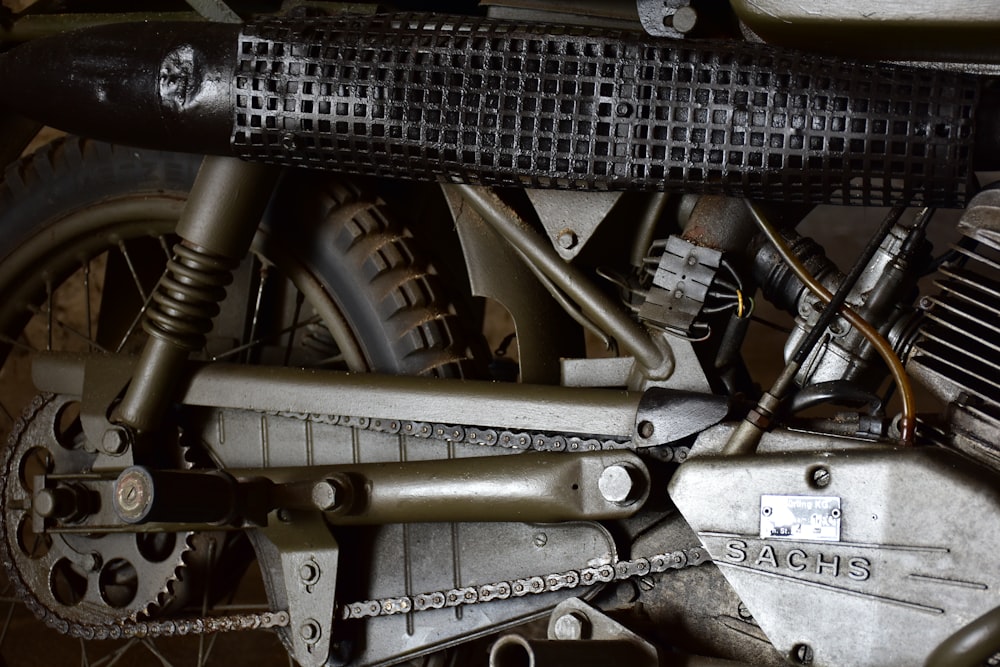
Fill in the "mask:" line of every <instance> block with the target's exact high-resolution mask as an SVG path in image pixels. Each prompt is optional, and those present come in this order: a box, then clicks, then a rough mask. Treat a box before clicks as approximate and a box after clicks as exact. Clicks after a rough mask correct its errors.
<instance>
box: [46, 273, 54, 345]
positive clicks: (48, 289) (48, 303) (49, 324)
mask: <svg viewBox="0 0 1000 667" xmlns="http://www.w3.org/2000/svg"><path fill="white" fill-rule="evenodd" d="M45 313H46V319H47V322H46V329H45V331H46V334H45V335H46V343H45V351H46V352H51V351H52V281H51V280H46V281H45Z"/></svg>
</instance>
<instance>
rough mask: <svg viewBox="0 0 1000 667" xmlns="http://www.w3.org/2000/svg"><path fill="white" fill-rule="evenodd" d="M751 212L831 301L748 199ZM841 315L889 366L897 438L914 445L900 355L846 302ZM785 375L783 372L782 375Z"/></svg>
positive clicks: (912, 409)
mask: <svg viewBox="0 0 1000 667" xmlns="http://www.w3.org/2000/svg"><path fill="white" fill-rule="evenodd" d="M747 204H748V206H749V208H750V213H751V214H752V216H753V219H754V222H756V223H757V226H758V227H760V230H761V231H762V232H764V234H765V236H767V239H768V240H769V241H770V242H771V243H772V244H773V245H774V247H775V248H776V249H777V251H778V254H779V255H780V256H781V258H782V260H784V261H785V263H787V264H788V266H789V267H791V269H792V271H794V272H795V275H796V276H797V277H798V278H799V280H801V281H802V283H803V284H804V285H806V286H807V287H808V288H809V289H810V290H811V291H812V292H813V293H814V294H815V295H816V296H817V297H819V299H820V300H821V301H823V303H827V304H828V303H830V301H831V299H832V298H833V295H832V294H831V293H830V291H829V290H827V289H826V288H825V287H824V286H823V285H822V284H820V282H819V281H818V280H816V279H815V278H813V276H812V275H811V274H810V273H809V270H808V269H807V268H806V267H805V266H804V265H803V264H802V262H800V261H799V259H798V258H797V257H796V256H795V254H794V253H792V251H791V250H790V249H789V247H788V244H787V243H786V242H785V240H784V238H782V236H781V234H779V233H778V230H777V229H775V228H774V226H773V225H771V223H770V222H768V221H767V218H765V217H764V215H763V213H761V211H760V209H759V208H758V207H757V206H756V205H755V204H754V203H752V202H747ZM838 312H839V313H840V315H841V316H842V317H843V318H844V319H846V320H847V321H848V322H850V324H851V326H853V327H854V328H855V329H857V330H858V331H859V332H860V333H861V335H862V336H864V337H865V339H866V340H867V341H868V342H869V343H870V344H871V346H872V347H873V348H875V350H876V352H878V354H879V356H881V357H882V359H883V360H884V361H885V363H886V365H887V366H888V367H889V372H890V373H891V374H892V379H893V381H894V382H895V383H896V387H897V388H898V389H899V395H900V398H901V399H902V401H903V415H902V417H901V418H900V421H899V432H900V440H901V441H902V444H904V445H912V444H913V430H914V424H915V420H916V404H915V401H914V398H913V388H912V387H911V386H910V378H909V377H908V376H907V375H906V370H905V369H904V368H903V364H902V362H900V360H899V357H897V356H896V352H895V351H894V350H893V349H892V346H891V345H889V342H888V341H887V340H886V339H885V337H883V336H882V334H880V333H879V332H878V330H877V329H875V327H873V326H872V325H871V324H869V323H868V322H866V321H865V319H864V318H863V317H861V316H860V315H858V314H857V313H856V312H855V311H854V310H852V309H851V308H850V307H849V306H848V305H847V304H843V305H841V306H840V308H839V311H838ZM783 375H784V374H783Z"/></svg>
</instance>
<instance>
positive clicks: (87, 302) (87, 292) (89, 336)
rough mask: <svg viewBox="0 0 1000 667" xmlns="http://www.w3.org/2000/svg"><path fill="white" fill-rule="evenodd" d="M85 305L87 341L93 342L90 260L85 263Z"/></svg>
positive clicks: (91, 348)
mask: <svg viewBox="0 0 1000 667" xmlns="http://www.w3.org/2000/svg"><path fill="white" fill-rule="evenodd" d="M83 303H84V309H85V311H86V312H85V313H84V316H85V317H86V318H87V340H90V341H93V338H94V330H93V324H92V319H91V313H90V260H89V259H88V260H87V261H86V262H84V263H83ZM93 349H94V345H93V342H91V345H90V350H93Z"/></svg>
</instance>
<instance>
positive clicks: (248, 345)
mask: <svg viewBox="0 0 1000 667" xmlns="http://www.w3.org/2000/svg"><path fill="white" fill-rule="evenodd" d="M320 321H321V320H320V318H319V316H318V315H317V316H316V317H310V318H309V319H308V320H305V321H303V322H296V323H295V324H292V325H291V326H287V327H285V328H284V329H282V330H281V331H277V332H275V333H273V334H271V335H270V336H265V337H264V338H259V339H257V340H251V341H250V342H249V343H244V344H243V345H237V346H236V347H233V348H230V349H228V350H226V351H225V352H222V353H220V354H217V355H215V356H214V357H212V361H218V360H219V359H225V358H226V357H231V356H233V355H234V354H239V353H240V352H243V351H245V350H249V349H250V348H253V347H256V346H258V345H260V344H261V343H265V342H267V341H269V340H274V339H276V338H280V337H281V336H283V335H285V334H286V333H294V332H295V331H297V330H298V329H301V328H302V327H307V326H309V325H310V324H319V323H320Z"/></svg>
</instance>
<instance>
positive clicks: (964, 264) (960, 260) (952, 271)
mask: <svg viewBox="0 0 1000 667" xmlns="http://www.w3.org/2000/svg"><path fill="white" fill-rule="evenodd" d="M958 228H959V230H960V231H961V232H962V233H963V234H964V239H963V240H962V242H960V243H959V244H957V245H955V246H953V250H952V252H953V253H954V255H955V261H952V262H949V263H947V264H945V265H944V266H942V267H941V269H940V270H939V272H938V275H937V278H936V279H935V285H936V286H937V287H938V288H939V290H940V291H939V292H938V293H937V294H936V295H934V296H930V297H926V298H925V299H923V300H922V302H921V305H922V306H923V307H924V308H925V311H926V312H925V314H924V321H923V324H922V325H921V326H920V331H919V336H918V337H917V338H916V340H915V342H914V344H913V346H912V348H911V350H910V353H909V358H908V361H907V370H908V371H910V372H911V373H912V374H913V375H914V377H916V378H917V379H919V380H921V382H922V384H924V385H925V386H926V387H927V388H928V389H929V390H930V391H931V392H932V393H934V394H935V395H937V396H938V397H939V398H941V399H943V400H944V401H946V402H947V403H949V404H950V406H951V409H950V411H949V423H948V424H947V425H946V426H944V427H942V428H941V433H940V434H939V435H937V436H934V435H932V437H935V438H936V439H942V440H943V441H944V442H946V443H949V444H952V445H954V446H956V447H958V448H960V449H962V450H964V451H966V452H967V453H969V454H971V455H973V456H976V457H978V458H981V459H984V460H986V461H988V462H990V463H992V464H994V465H1000V444H998V443H1000V439H998V436H1000V342H998V340H1000V235H998V233H997V230H1000V190H996V189H992V190H985V191H983V192H981V193H979V194H978V195H976V196H975V197H974V198H973V200H972V201H971V202H970V204H969V208H968V209H967V210H966V212H965V213H964V214H963V216H962V220H961V222H960V223H959V226H958Z"/></svg>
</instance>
